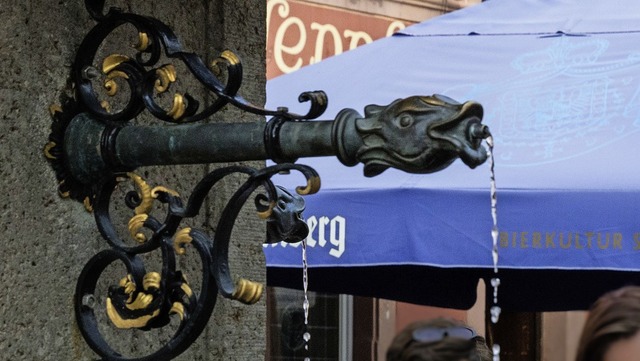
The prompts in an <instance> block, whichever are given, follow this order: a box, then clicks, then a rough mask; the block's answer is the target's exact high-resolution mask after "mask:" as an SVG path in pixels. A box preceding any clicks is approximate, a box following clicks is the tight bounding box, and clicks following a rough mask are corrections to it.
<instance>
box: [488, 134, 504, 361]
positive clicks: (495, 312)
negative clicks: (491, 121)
mask: <svg viewBox="0 0 640 361" xmlns="http://www.w3.org/2000/svg"><path fill="white" fill-rule="evenodd" d="M487 145H488V146H489V171H490V173H491V218H492V220H493V225H492V227H491V240H492V246H491V256H492V258H493V278H491V287H492V288H493V305H492V306H491V309H490V313H491V323H493V324H496V323H498V320H499V319H500V312H501V311H502V310H501V309H500V306H498V287H499V286H500V278H499V277H498V235H499V232H498V208H497V205H498V196H497V187H496V173H495V169H494V167H495V156H494V153H493V148H494V142H493V136H489V137H488V138H487ZM493 361H500V345H499V344H497V343H496V342H495V340H494V342H493Z"/></svg>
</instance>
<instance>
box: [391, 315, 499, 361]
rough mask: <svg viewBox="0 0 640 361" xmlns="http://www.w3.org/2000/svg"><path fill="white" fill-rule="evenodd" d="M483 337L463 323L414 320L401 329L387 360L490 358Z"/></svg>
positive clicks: (469, 360)
mask: <svg viewBox="0 0 640 361" xmlns="http://www.w3.org/2000/svg"><path fill="white" fill-rule="evenodd" d="M491 359H492V355H491V351H490V350H489V348H488V347H487V344H486V341H485V339H484V338H483V337H482V336H478V335H477V334H476V332H475V331H474V330H473V329H471V328H470V327H468V326H466V325H465V324H463V323H462V322H459V321H455V320H451V319H445V318H437V319H433V320H427V321H418V322H414V323H412V324H410V325H408V326H407V327H405V328H404V329H403V330H402V331H400V332H399V333H398V334H397V335H396V336H395V337H394V339H393V341H392V342H391V346H389V349H388V350H387V361H491Z"/></svg>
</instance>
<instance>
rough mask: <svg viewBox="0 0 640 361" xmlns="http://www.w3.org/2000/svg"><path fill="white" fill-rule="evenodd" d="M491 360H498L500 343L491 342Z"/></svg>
mask: <svg viewBox="0 0 640 361" xmlns="http://www.w3.org/2000/svg"><path fill="white" fill-rule="evenodd" d="M493 361H500V345H498V344H497V343H494V344H493Z"/></svg>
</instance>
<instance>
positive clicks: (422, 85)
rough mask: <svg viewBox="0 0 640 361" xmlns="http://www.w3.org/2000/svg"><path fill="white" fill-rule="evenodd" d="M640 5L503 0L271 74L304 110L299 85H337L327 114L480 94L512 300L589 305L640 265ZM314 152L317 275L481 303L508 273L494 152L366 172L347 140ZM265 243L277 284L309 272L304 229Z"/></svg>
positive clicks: (525, 304)
mask: <svg viewBox="0 0 640 361" xmlns="http://www.w3.org/2000/svg"><path fill="white" fill-rule="evenodd" d="M604 6H606V11H605V9H603V7H604ZM639 18H640V7H638V6H637V5H635V4H634V3H633V1H615V2H606V3H600V2H597V1H534V0H526V1H517V2H514V1H505V0H492V1H489V2H485V3H482V4H479V5H476V6H473V7H470V8H466V9H463V10H459V11H456V12H453V13H450V14H447V15H443V16H441V17H439V18H436V19H434V20H429V21H426V22H424V23H421V24H417V25H415V26H412V27H409V28H407V29H405V30H404V31H403V32H401V33H399V34H397V35H395V36H393V37H390V38H385V39H381V40H378V41H375V42H373V43H371V44H368V45H365V46H362V47H360V48H358V49H355V50H353V51H350V52H348V53H344V54H341V55H339V56H336V57H333V58H330V59H327V60H325V61H323V62H320V63H318V64H315V65H313V66H309V67H306V68H303V69H301V70H299V71H297V72H295V73H292V74H288V75H284V76H281V77H277V78H275V79H273V80H270V81H269V82H268V84H267V94H268V99H267V103H268V106H269V107H276V106H287V107H289V108H290V109H291V110H292V111H303V110H304V105H302V106H300V105H297V104H294V103H293V102H292V100H291V97H292V96H293V95H295V94H298V93H301V92H303V91H306V90H314V89H323V90H325V91H326V92H327V94H328V96H329V108H328V110H327V112H326V113H325V116H324V118H325V119H330V118H332V117H334V116H335V114H336V113H337V112H338V111H339V110H340V109H343V108H354V109H356V110H359V111H360V112H361V113H362V109H363V108H364V107H365V106H366V105H368V104H371V103H375V104H381V105H385V104H388V103H390V102H391V101H393V100H394V99H397V98H400V97H406V96H410V95H431V94H432V93H439V94H444V95H446V96H448V97H451V98H453V99H456V100H458V101H461V102H462V101H467V100H475V101H478V102H480V103H481V104H482V105H483V106H484V109H485V116H484V120H483V123H485V124H487V125H488V126H489V128H490V129H491V132H492V134H493V137H494V139H495V144H496V146H495V150H494V157H495V164H496V165H495V170H496V181H497V185H498V227H499V230H500V233H499V237H498V249H499V261H498V270H499V271H498V276H499V277H500V278H501V279H502V284H501V286H500V301H501V304H502V307H503V308H504V309H508V310H569V309H585V308H587V307H588V306H589V305H590V304H591V302H592V301H593V300H595V298H597V297H598V296H599V295H600V294H601V293H602V292H605V291H607V290H609V289H612V288H616V287H620V286H622V285H624V284H628V283H639V282H640V275H639V274H638V271H639V270H640V222H638V221H637V219H638V217H637V215H638V213H639V212H638V211H640V171H639V170H638V164H639V163H640V156H639V155H640V142H638V134H639V133H638V131H639V130H640V47H638V45H637V44H640V24H639V23H638V21H637V19H639ZM299 162H301V163H305V164H309V165H311V166H313V167H314V168H315V169H316V170H317V171H318V172H319V173H320V176H321V178H322V189H321V191H320V192H319V193H318V194H316V195H313V196H309V197H306V201H307V210H306V211H305V217H306V218H307V222H308V224H309V225H310V228H311V234H310V236H309V238H308V239H307V241H308V261H309V262H308V263H309V267H310V289H315V290H321V291H328V292H341V293H351V294H362V295H369V296H378V297H384V298H390V299H398V300H402V301H409V302H414V303H421V304H431V305H438V306H449V307H455V308H467V307H470V306H471V305H472V304H473V302H474V300H475V284H476V282H477V279H478V278H479V277H482V278H485V279H489V278H491V277H494V276H495V275H494V270H493V267H494V265H493V260H492V254H491V248H492V238H491V227H492V219H491V213H490V195H489V189H490V187H489V170H488V165H483V166H481V167H478V168H476V169H474V170H471V169H469V168H467V167H466V166H465V165H464V164H462V163H461V162H455V163H454V164H453V165H451V166H450V167H448V168H447V169H444V170H442V171H440V172H438V173H434V174H429V175H414V174H406V173H402V172H400V171H395V170H388V171H386V172H384V173H383V174H381V175H379V176H377V177H374V178H366V177H364V176H363V175H362V167H361V166H356V167H351V168H347V167H345V166H343V165H342V164H340V163H339V161H338V160H337V159H333V158H308V159H301V160H300V161H299ZM277 182H278V183H280V184H282V185H285V186H287V187H293V186H295V185H298V183H301V182H302V181H301V180H299V179H296V178H295V177H294V176H287V177H281V178H279V179H277ZM265 254H266V257H267V266H268V281H269V283H270V284H272V285H284V286H288V287H301V271H300V267H301V263H302V262H301V256H300V248H299V247H296V246H292V245H286V244H275V245H268V246H265Z"/></svg>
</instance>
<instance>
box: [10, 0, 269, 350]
mask: <svg viewBox="0 0 640 361" xmlns="http://www.w3.org/2000/svg"><path fill="white" fill-rule="evenodd" d="M112 3H113V4H112ZM112 5H116V6H119V7H122V8H123V9H125V10H126V11H132V12H136V13H139V14H143V15H150V16H154V17H157V18H159V19H161V20H162V21H164V22H166V23H167V24H169V25H170V26H171V27H173V28H174V30H175V32H176V33H177V34H178V35H179V36H180V38H181V39H182V41H183V44H184V46H185V48H186V49H190V50H192V51H194V52H196V53H198V54H201V55H202V56H203V57H205V58H208V59H211V58H212V57H213V56H215V55H217V53H218V52H219V51H220V50H222V49H226V48H231V49H234V50H236V51H237V53H238V55H239V56H240V57H241V58H242V60H243V63H244V65H245V78H244V79H245V81H244V83H243V86H242V88H241V92H242V94H243V95H244V96H245V97H246V98H247V99H250V100H251V101H252V102H254V103H256V104H263V102H264V82H265V80H264V73H265V70H264V64H265V50H264V49H265V43H264V42H265V40H264V39H265V34H264V32H265V24H264V18H265V2H263V1H253V0H233V1H231V0H207V1H188V2H176V1H166V0H160V1H153V2H151V1H138V2H135V1H130V0H127V1H124V0H123V1H107V6H112ZM0 19H2V22H1V23H0V79H2V81H0V116H1V117H2V119H1V120H0V182H1V183H2V189H4V194H3V195H2V197H0V235H1V237H2V244H3V246H2V247H1V248H0V285H1V287H2V291H0V359H1V360H55V361H58V360H90V359H95V358H96V356H95V354H94V353H93V352H92V351H91V350H90V349H89V348H88V346H86V344H85V342H84V340H83V339H82V336H81V335H80V333H79V331H78V329H77V326H76V324H75V321H74V314H73V303H72V297H73V292H74V288H75V282H76V279H77V277H78V275H79V273H80V270H81V269H82V267H83V266H84V264H85V263H86V262H87V261H88V260H89V258H90V257H92V256H93V255H94V254H95V253H97V252H98V251H99V250H102V249H106V248H107V244H106V242H105V241H103V240H102V238H101V237H100V235H99V234H98V231H97V229H96V226H95V222H94V220H93V216H92V215H91V214H89V213H87V212H86V211H85V210H84V208H83V207H82V205H81V204H79V203H77V202H74V201H71V200H65V199H61V198H60V197H58V194H57V187H56V181H55V176H54V173H53V171H52V170H51V169H50V167H49V165H48V164H47V162H46V161H45V159H44V157H43V153H42V148H43V146H44V144H45V143H46V141H47V137H48V133H49V123H50V116H49V113H48V107H49V105H51V104H53V103H57V102H58V97H59V95H60V94H61V92H62V90H63V89H64V88H65V86H66V84H67V79H68V74H69V69H70V68H69V67H70V65H71V63H72V61H73V57H74V55H75V50H76V48H77V46H78V45H79V44H80V42H81V41H82V39H83V37H84V35H85V34H86V32H87V31H88V30H89V29H90V28H91V27H92V26H93V24H94V22H93V20H92V19H91V18H90V17H89V15H88V13H87V12H86V10H85V8H84V4H83V2H82V1H81V0H60V1H42V0H36V1H18V0H5V1H4V2H3V4H2V6H1V7H0ZM123 46H128V44H124V45H123ZM185 83H186V84H187V85H194V84H191V83H189V82H185ZM192 92H195V93H196V94H198V92H199V94H202V89H200V90H196V91H192ZM231 120H236V121H260V119H259V117H257V116H255V115H250V114H245V113H243V112H241V111H237V110H234V109H229V110H225V111H223V112H221V113H220V114H218V115H216V116H215V117H214V119H213V120H212V121H225V122H226V121H231ZM253 165H254V166H261V163H259V162H258V163H253ZM215 166H219V165H215ZM209 167H214V166H205V165H203V166H185V167H176V168H173V167H166V168H162V169H160V168H149V169H144V170H142V173H143V172H144V171H147V172H148V174H149V183H150V184H154V185H165V186H168V187H170V188H171V187H173V188H176V189H177V190H178V191H179V192H181V194H183V195H184V196H185V197H186V196H188V194H189V193H190V190H191V188H192V187H193V185H195V183H196V182H197V181H198V180H199V179H200V178H202V176H203V175H204V174H205V173H206V172H207V170H208V169H209ZM237 181H238V180H237V179H236V180H234V181H229V182H225V184H224V185H222V186H221V187H219V188H217V191H216V193H215V194H214V196H212V197H210V199H209V201H208V204H209V207H208V209H207V211H206V212H203V213H204V214H203V215H202V216H201V217H200V218H198V219H196V220H194V222H193V223H195V224H193V226H196V227H200V228H205V229H206V230H207V231H208V232H213V230H214V229H215V225H216V222H217V218H216V216H217V215H219V213H220V211H221V207H222V206H223V205H224V202H225V201H226V199H227V197H228V196H230V195H231V194H232V192H233V191H234V190H235V187H236V186H237ZM246 208H247V210H246V211H243V213H242V218H241V219H240V220H239V221H238V224H237V227H236V230H235V232H234V240H233V244H232V247H231V249H230V255H231V257H230V263H231V265H232V271H233V272H234V273H235V274H236V275H238V276H243V277H246V278H250V279H253V280H255V281H261V282H263V283H264V281H265V272H264V269H265V267H264V259H263V255H262V250H261V242H262V240H263V238H264V224H263V223H262V222H261V221H259V220H257V217H255V212H253V211H252V210H251V209H250V207H246ZM116 213H118V211H116ZM181 262H183V263H182V265H183V267H185V268H187V269H189V268H190V267H191V268H192V269H194V271H193V272H195V269H196V267H197V264H191V263H190V262H189V261H181ZM187 272H188V271H187ZM116 273H118V272H117V270H116V272H114V277H121V275H119V274H118V275H115V274H116ZM109 281H110V282H113V283H115V282H117V281H118V279H113V280H109ZM265 315H266V311H265V303H264V301H260V302H259V303H258V304H256V305H253V306H245V305H241V304H239V303H236V302H232V301H229V300H226V299H222V298H219V299H218V303H217V305H216V308H215V310H214V315H213V316H212V319H211V320H210V322H209V327H208V328H207V329H206V330H205V332H204V333H203V334H202V335H201V337H200V338H199V339H198V340H197V341H196V342H195V344H194V345H193V346H192V347H191V348H190V350H188V351H187V352H186V353H184V354H183V355H182V356H180V357H179V358H178V359H179V360H256V359H261V358H263V357H264V349H265V330H266V327H265V317H266V316H265ZM149 337H150V336H149V335H147V334H143V333H139V334H135V335H133V336H127V337H123V338H121V339H119V340H118V341H116V343H117V344H118V345H119V346H122V347H130V346H132V345H137V346H135V347H134V348H138V349H140V348H144V347H145V346H144V344H145V343H146V342H147V341H148V339H149Z"/></svg>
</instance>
